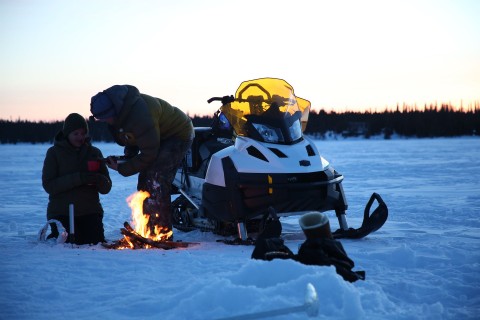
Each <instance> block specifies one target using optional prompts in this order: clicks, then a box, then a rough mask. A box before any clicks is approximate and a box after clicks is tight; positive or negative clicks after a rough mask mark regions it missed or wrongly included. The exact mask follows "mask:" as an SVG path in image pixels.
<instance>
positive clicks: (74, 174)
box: [42, 113, 112, 244]
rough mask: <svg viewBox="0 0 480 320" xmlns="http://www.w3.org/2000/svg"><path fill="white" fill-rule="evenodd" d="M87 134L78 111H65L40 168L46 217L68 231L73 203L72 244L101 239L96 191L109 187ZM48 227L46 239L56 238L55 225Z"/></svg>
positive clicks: (95, 150) (106, 171) (100, 218)
mask: <svg viewBox="0 0 480 320" xmlns="http://www.w3.org/2000/svg"><path fill="white" fill-rule="evenodd" d="M87 135H88V124H87V122H86V121H85V119H84V118H83V117H82V116H81V115H79V114H78V113H71V114H69V115H68V116H67V118H66V119H65V122H64V125H63V129H62V130H61V131H60V132H59V133H57V135H56V136H55V140H54V145H53V146H52V147H50V148H49V149H48V150H47V153H46V156H45V160H44V163H43V171H42V185H43V188H44V189H45V191H46V192H47V193H48V194H49V202H48V208H47V219H48V220H51V219H55V220H58V221H60V222H61V223H62V225H63V227H64V228H65V229H66V230H67V231H69V230H70V221H69V205H70V204H73V208H74V216H75V218H74V228H75V230H74V235H75V239H74V242H75V243H76V244H97V243H99V242H105V236H104V229H103V213H104V212H103V207H102V205H101V203H100V198H99V193H101V194H107V193H108V192H110V189H111V188H112V181H111V180H110V176H109V173H108V168H107V166H106V165H105V163H104V162H102V161H100V159H102V158H103V155H102V152H101V151H100V150H99V149H98V148H96V147H94V146H92V144H91V143H90V138H89V137H88V136H87ZM50 226H51V231H52V233H51V234H50V235H49V236H48V238H52V237H54V238H56V237H58V229H57V226H56V224H55V223H51V224H50ZM68 242H73V239H71V238H69V240H68Z"/></svg>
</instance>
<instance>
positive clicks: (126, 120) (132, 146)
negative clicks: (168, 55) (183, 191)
mask: <svg viewBox="0 0 480 320" xmlns="http://www.w3.org/2000/svg"><path fill="white" fill-rule="evenodd" d="M90 107H91V108H90V111H91V113H92V116H93V117H94V118H95V119H96V120H98V121H103V122H106V123H108V127H109V130H110V132H111V133H112V135H113V137H114V139H115V141H116V142H117V144H119V145H121V146H123V147H124V154H125V156H126V157H127V161H126V162H123V163H119V162H116V161H114V159H113V158H112V157H109V158H108V159H109V162H108V163H107V165H108V166H109V167H110V168H111V169H114V170H117V171H118V172H119V173H120V174H121V175H123V176H131V175H133V174H136V173H139V175H138V184H137V190H139V191H140V190H142V191H147V192H148V193H149V194H150V196H149V197H148V198H147V199H145V201H144V203H143V213H144V214H145V215H148V216H149V222H148V224H149V228H150V230H151V231H153V230H157V231H156V232H155V235H157V236H158V235H162V234H171V233H170V231H172V208H171V185H172V182H173V179H174V177H175V173H176V171H177V169H178V167H179V166H180V165H181V162H182V160H183V159H184V157H185V155H186V153H187V151H188V149H190V146H191V145H192V142H193V138H194V129H193V125H192V121H191V119H190V118H189V117H188V116H187V115H186V114H185V113H183V112H182V111H181V110H180V109H178V108H176V107H174V106H172V105H170V104H169V103H168V102H166V101H164V100H162V99H159V98H155V97H152V96H149V95H146V94H143V93H140V91H139V90H138V89H137V88H136V87H134V86H131V85H114V86H112V87H110V88H108V89H106V90H104V91H102V92H99V93H98V94H96V95H95V96H93V97H92V99H91V104H90ZM169 237H170V236H168V237H167V239H170V238H169Z"/></svg>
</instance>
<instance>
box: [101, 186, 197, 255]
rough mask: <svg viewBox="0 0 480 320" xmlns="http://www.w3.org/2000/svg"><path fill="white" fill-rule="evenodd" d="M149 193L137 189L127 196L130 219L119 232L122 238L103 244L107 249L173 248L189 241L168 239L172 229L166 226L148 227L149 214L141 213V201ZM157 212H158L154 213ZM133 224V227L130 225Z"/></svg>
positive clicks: (184, 244)
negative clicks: (130, 211) (130, 213)
mask: <svg viewBox="0 0 480 320" xmlns="http://www.w3.org/2000/svg"><path fill="white" fill-rule="evenodd" d="M149 196H150V194H149V193H148V192H146V191H138V192H135V193H134V194H132V195H131V196H129V197H128V198H127V202H128V206H129V207H130V208H131V209H132V221H131V224H130V223H128V222H124V223H123V226H124V227H123V228H121V229H120V232H121V233H122V234H123V238H122V239H120V240H117V241H114V242H113V243H109V244H105V245H104V246H105V247H107V248H109V249H120V250H121V249H151V248H159V249H165V250H168V249H173V248H185V247H188V245H189V244H190V243H188V242H174V241H168V240H167V239H169V238H170V237H171V236H172V235H173V231H172V230H169V229H168V228H162V227H160V226H155V227H154V230H152V229H151V228H150V227H149V224H148V222H149V220H150V215H147V214H144V213H143V201H144V200H145V199H146V198H148V197H149ZM156 214H158V213H156ZM132 225H133V227H132Z"/></svg>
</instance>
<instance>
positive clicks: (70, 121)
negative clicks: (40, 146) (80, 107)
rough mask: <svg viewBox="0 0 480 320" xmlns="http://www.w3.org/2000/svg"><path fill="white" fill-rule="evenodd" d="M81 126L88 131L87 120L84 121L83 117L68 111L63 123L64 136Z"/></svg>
mask: <svg viewBox="0 0 480 320" xmlns="http://www.w3.org/2000/svg"><path fill="white" fill-rule="evenodd" d="M81 128H83V129H85V130H86V132H87V133H88V124H87V121H85V118H84V117H82V116H81V115H79V114H78V113H70V114H69V115H68V116H67V118H66V119H65V122H64V123H63V130H62V131H63V135H64V136H65V137H66V136H68V135H69V134H70V133H71V132H72V131H75V130H77V129H81Z"/></svg>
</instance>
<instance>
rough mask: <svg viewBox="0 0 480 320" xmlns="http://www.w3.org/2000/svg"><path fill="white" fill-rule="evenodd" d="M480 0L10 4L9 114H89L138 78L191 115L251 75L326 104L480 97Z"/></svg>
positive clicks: (4, 91)
mask: <svg viewBox="0 0 480 320" xmlns="http://www.w3.org/2000/svg"><path fill="white" fill-rule="evenodd" d="M478 17H480V1H476V0H451V1H446V0H417V1H414V0H402V1H400V0H399V1H382V0H378V1H374V0H365V1H346V0H344V1H342V0H340V1H323V0H311V1H310V0H298V1H283V0H265V1H263V0H232V1H221V0H206V1H200V0H197V1H194V0H176V1H167V0H158V1H155V0H151V1H146V0H136V1H133V0H129V1H127V0H102V1H98V0H83V1H77V0H69V1H65V0H58V1H57V0H43V1H41V0H22V1H18V0H0V47H1V50H0V119H8V120H17V119H25V120H35V121H37V120H43V121H51V120H63V119H64V118H65V117H66V116H67V115H68V114H69V113H71V112H78V113H80V114H82V115H84V116H85V117H87V116H89V115H90V112H89V108H90V106H89V104H90V98H91V96H93V95H95V94H96V93H97V92H99V91H102V90H104V89H106V88H108V87H110V86H112V85H115V84H131V85H134V86H136V87H137V88H138V89H139V90H140V91H141V92H143V93H146V94H149V95H152V96H157V97H160V98H162V99H164V100H167V101H169V102H170V103H171V104H172V105H175V106H177V107H179V108H180V109H182V110H184V111H185V112H188V113H189V114H190V115H195V114H196V115H211V114H213V112H215V111H216V110H217V109H218V107H219V105H218V104H212V105H209V104H208V103H207V99H209V98H210V97H213V96H223V95H230V94H234V93H235V91H236V89H237V87H238V86H239V85H240V83H241V82H242V81H244V80H250V79H256V78H262V77H276V78H282V79H285V80H286V81H287V82H288V83H290V84H291V85H292V86H293V87H294V89H295V93H296V95H298V96H300V97H302V98H305V99H308V100H310V101H311V103H312V108H313V109H314V110H320V109H325V110H327V111H330V110H335V111H337V112H341V111H345V110H353V111H358V110H365V109H372V110H375V109H377V110H378V111H383V110H384V109H385V108H386V107H390V108H394V107H395V106H396V105H397V104H400V105H401V104H403V103H406V104H409V105H415V104H416V105H418V106H423V105H424V104H431V103H438V104H441V103H451V104H453V105H455V106H460V105H463V106H468V105H469V104H473V103H474V102H475V101H476V102H478V101H480V19H479V18H478Z"/></svg>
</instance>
